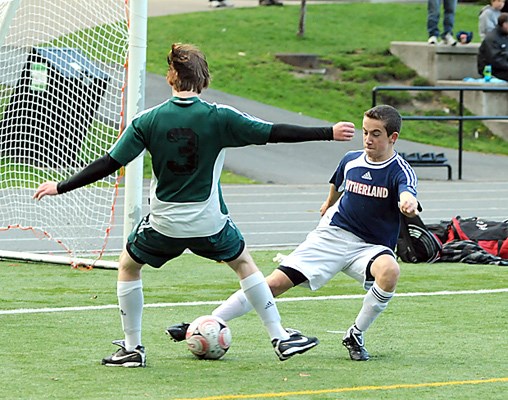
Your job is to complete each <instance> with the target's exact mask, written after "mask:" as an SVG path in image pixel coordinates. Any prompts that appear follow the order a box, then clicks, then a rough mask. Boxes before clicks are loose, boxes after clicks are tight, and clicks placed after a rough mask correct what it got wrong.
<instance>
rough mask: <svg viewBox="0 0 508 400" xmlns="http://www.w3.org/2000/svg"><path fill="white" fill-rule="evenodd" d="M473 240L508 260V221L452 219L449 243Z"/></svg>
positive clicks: (473, 218) (488, 250)
mask: <svg viewBox="0 0 508 400" xmlns="http://www.w3.org/2000/svg"><path fill="white" fill-rule="evenodd" d="M452 240H471V241H473V242H476V243H478V245H479V246H480V247H482V248H483V249H484V250H486V251H487V252H489V253H490V254H492V255H494V256H497V257H501V258H505V259H508V221H503V222H497V221H487V220H484V219H481V218H477V217H472V218H461V217H460V216H456V217H455V218H452V221H451V224H450V229H449V230H448V238H447V242H450V241H452Z"/></svg>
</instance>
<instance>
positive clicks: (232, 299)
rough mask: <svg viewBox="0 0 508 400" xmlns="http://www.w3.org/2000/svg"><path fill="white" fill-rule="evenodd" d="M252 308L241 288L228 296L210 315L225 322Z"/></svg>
mask: <svg viewBox="0 0 508 400" xmlns="http://www.w3.org/2000/svg"><path fill="white" fill-rule="evenodd" d="M253 308H254V307H252V304H250V303H249V301H248V300H247V298H246V297H245V294H244V293H243V290H238V291H236V292H235V293H233V294H232V295H231V296H229V298H228V299H227V300H226V301H225V302H224V303H222V304H221V305H220V306H219V307H217V308H216V309H215V310H213V311H212V315H215V316H217V317H220V318H222V319H223V320H224V321H226V322H227V321H230V320H232V319H234V318H238V317H241V316H242V315H244V314H247V313H248V312H249V311H250V310H252V309H253Z"/></svg>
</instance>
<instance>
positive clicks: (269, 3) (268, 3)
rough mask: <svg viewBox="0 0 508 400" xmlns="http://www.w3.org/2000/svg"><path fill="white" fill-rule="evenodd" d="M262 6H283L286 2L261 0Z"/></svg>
mask: <svg viewBox="0 0 508 400" xmlns="http://www.w3.org/2000/svg"><path fill="white" fill-rule="evenodd" d="M259 5H260V6H283V5H284V4H283V3H282V2H281V1H278V0H259Z"/></svg>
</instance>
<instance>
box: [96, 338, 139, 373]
mask: <svg viewBox="0 0 508 400" xmlns="http://www.w3.org/2000/svg"><path fill="white" fill-rule="evenodd" d="M112 343H113V344H116V345H117V346H120V348H119V349H118V350H117V351H116V352H115V353H113V354H111V355H110V356H109V357H106V358H103V359H102V365H105V366H106V367H126V368H138V367H145V366H146V354H145V348H144V347H143V346H141V345H138V346H137V347H136V348H135V349H134V350H132V351H127V350H126V349H125V342H124V341H123V340H113V342H112Z"/></svg>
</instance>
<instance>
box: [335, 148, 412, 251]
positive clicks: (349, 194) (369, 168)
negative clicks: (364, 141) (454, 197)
mask: <svg viewBox="0 0 508 400" xmlns="http://www.w3.org/2000/svg"><path fill="white" fill-rule="evenodd" d="M330 183H332V184H334V185H335V187H336V188H337V190H338V191H339V192H343V195H342V196H341V198H340V200H339V201H337V203H336V204H335V205H334V206H333V207H334V208H335V210H334V212H333V215H332V218H331V221H330V225H333V226H338V227H340V228H342V229H345V230H347V231H349V232H351V233H353V234H354V235H356V236H358V237H359V238H361V239H363V240H365V241H366V242H367V243H371V244H380V245H384V246H387V247H389V248H391V249H395V245H396V244H397V238H398V236H399V229H400V219H399V214H400V210H399V207H398V202H399V195H400V193H402V192H404V191H408V192H410V193H412V194H413V195H414V196H416V186H417V178H416V174H415V172H414V170H413V169H412V168H411V166H410V165H409V163H408V162H407V161H405V160H404V159H403V158H402V157H401V156H399V155H398V154H397V153H395V154H394V155H393V156H392V157H391V158H390V159H388V160H386V161H383V162H372V161H369V160H368V158H367V155H366V153H365V152H364V151H363V150H359V151H351V152H348V153H347V154H346V155H345V156H344V158H343V159H342V160H341V161H340V163H339V166H338V167H337V170H336V171H335V173H334V174H333V176H332V178H331V179H330Z"/></svg>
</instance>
